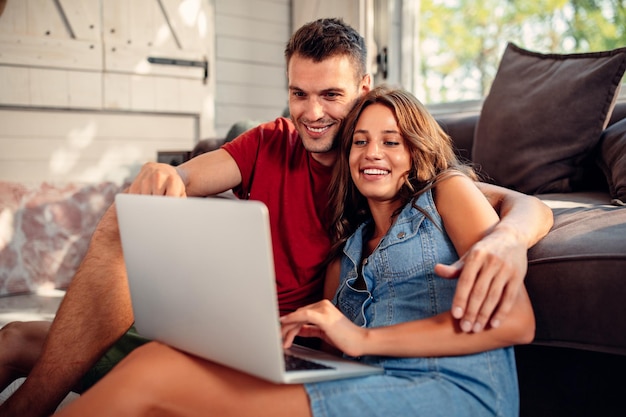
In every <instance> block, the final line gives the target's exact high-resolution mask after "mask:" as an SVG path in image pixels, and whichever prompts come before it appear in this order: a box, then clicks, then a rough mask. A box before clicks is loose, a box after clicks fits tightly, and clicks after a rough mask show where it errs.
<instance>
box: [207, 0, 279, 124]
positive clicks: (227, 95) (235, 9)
mask: <svg viewBox="0 0 626 417" xmlns="http://www.w3.org/2000/svg"><path fill="white" fill-rule="evenodd" d="M290 4H291V2H290V1H289V0H256V1H254V2H251V1H245V0H229V1H226V0H218V1H217V2H216V7H215V16H216V33H215V39H216V83H217V87H216V98H215V101H216V102H215V107H216V118H215V129H216V132H217V134H218V136H223V135H225V134H226V132H227V131H228V130H229V129H230V127H231V126H232V124H233V123H235V122H238V121H241V120H257V121H266V120H273V119H274V118H276V116H277V115H279V114H281V113H282V110H283V108H284V106H285V103H286V99H287V77H286V73H285V62H284V58H283V51H284V48H285V44H286V42H287V41H288V40H289V36H290V35H291V24H290V22H291V15H290V13H291V7H290ZM245 90H248V91H249V93H243V92H242V91H245ZM255 93H260V94H262V95H261V96H256V95H255ZM280 97H282V98H280Z"/></svg>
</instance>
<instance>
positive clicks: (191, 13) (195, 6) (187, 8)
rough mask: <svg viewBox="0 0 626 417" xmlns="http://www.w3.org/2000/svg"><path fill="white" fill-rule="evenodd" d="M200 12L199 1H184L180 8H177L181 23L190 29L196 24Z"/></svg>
mask: <svg viewBox="0 0 626 417" xmlns="http://www.w3.org/2000/svg"><path fill="white" fill-rule="evenodd" d="M200 11H201V4H200V0H184V1H183V2H182V3H181V4H180V6H178V13H179V14H180V17H181V18H182V19H183V22H185V24H186V25H187V26H190V27H191V26H193V25H195V24H196V23H197V21H198V15H200Z"/></svg>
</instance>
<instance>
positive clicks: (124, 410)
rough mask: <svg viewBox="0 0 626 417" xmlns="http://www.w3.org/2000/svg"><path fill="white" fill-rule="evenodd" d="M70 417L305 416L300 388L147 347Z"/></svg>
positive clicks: (74, 406)
mask: <svg viewBox="0 0 626 417" xmlns="http://www.w3.org/2000/svg"><path fill="white" fill-rule="evenodd" d="M56 415H58V416H59V417H61V416H62V417H70V416H86V415H89V416H94V417H97V416H120V415H124V416H147V415H149V416H188V417H191V416H202V417H205V416H208V415H216V416H224V417H227V416H238V417H241V416H255V417H262V416H272V417H280V416H286V417H298V416H307V417H310V416H311V413H310V409H309V400H308V397H307V395H306V392H305V390H304V388H303V387H302V386H301V385H277V384H272V383H270V382H267V381H263V380H261V379H258V378H255V377H252V376H250V375H247V374H244V373H241V372H238V371H235V370H232V369H230V368H226V367H224V366H221V365H217V364H215V363H212V362H208V361H205V360H202V359H199V358H196V357H194V356H190V355H187V354H185V353H182V352H180V351H178V350H176V349H173V348H171V347H169V346H166V345H163V344H160V343H157V342H151V343H148V344H146V345H144V346H142V347H140V348H138V349H136V350H135V351H133V352H132V353H131V354H130V355H129V356H128V357H127V358H126V359H124V360H123V361H122V362H121V363H120V364H119V365H118V366H117V367H115V368H114V369H113V370H112V371H111V372H110V373H109V374H108V375H107V376H106V377H104V378H103V379H102V380H101V381H100V382H98V383H97V384H96V385H94V387H93V388H91V389H90V390H88V391H87V392H86V393H84V394H83V395H82V396H81V397H80V398H79V399H77V400H75V401H74V402H72V403H71V404H70V405H69V406H67V407H66V408H64V409H63V410H61V411H60V412H59V413H58V414H56Z"/></svg>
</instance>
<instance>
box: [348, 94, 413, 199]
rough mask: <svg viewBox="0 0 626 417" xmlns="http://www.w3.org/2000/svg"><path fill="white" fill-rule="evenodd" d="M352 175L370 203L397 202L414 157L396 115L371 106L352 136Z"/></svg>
mask: <svg viewBox="0 0 626 417" xmlns="http://www.w3.org/2000/svg"><path fill="white" fill-rule="evenodd" d="M349 163H350V174H351V175H352V181H354V184H355V185H356V187H357V188H358V189H359V191H360V192H361V194H363V196H364V197H366V198H367V199H368V200H375V201H389V200H394V199H395V197H396V195H397V194H398V191H399V190H400V188H402V186H403V185H404V183H405V178H406V176H407V175H408V172H409V170H410V169H411V156H410V153H409V149H408V147H407V145H406V141H405V140H404V138H403V137H402V135H401V133H400V130H399V128H398V123H397V121H396V118H395V117H394V114H393V112H392V111H391V109H389V108H388V107H387V106H385V105H382V104H378V103H376V104H371V105H369V106H368V107H366V108H365V109H364V110H363V112H362V113H361V115H360V117H359V120H358V121H357V123H356V127H355V129H354V135H353V136H352V146H351V148H350V158H349Z"/></svg>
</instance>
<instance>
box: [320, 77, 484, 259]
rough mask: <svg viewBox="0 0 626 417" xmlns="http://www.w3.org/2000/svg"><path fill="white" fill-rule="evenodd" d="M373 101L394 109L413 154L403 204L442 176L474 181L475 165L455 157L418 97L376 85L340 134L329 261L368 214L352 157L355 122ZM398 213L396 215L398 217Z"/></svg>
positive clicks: (331, 192) (331, 203)
mask: <svg viewBox="0 0 626 417" xmlns="http://www.w3.org/2000/svg"><path fill="white" fill-rule="evenodd" d="M372 104H382V105H384V106H385V107H387V108H389V109H390V110H391V111H392V113H393V115H394V116H395V118H396V122H397V123H398V128H399V130H400V134H401V135H402V137H403V138H404V140H405V143H406V146H407V147H408V149H409V152H410V154H411V168H410V170H409V172H407V176H406V179H405V184H404V185H403V186H402V188H401V189H400V190H399V192H398V195H397V198H398V199H399V200H400V201H401V203H402V204H401V207H404V206H405V205H406V204H407V203H408V202H409V201H413V204H415V200H416V199H417V197H419V196H420V194H422V193H423V192H425V191H426V190H428V189H430V188H432V187H433V186H434V185H435V183H436V182H437V181H439V180H441V179H442V178H444V177H447V176H450V175H459V174H465V175H468V176H469V177H470V178H472V179H474V180H475V179H476V174H475V173H474V171H473V170H472V168H471V167H470V166H469V165H466V164H462V163H461V162H460V161H459V159H458V158H457V156H456V154H455V152H454V148H453V146H452V140H451V139H450V137H449V136H448V135H447V134H446V133H445V132H444V131H443V129H441V127H440V126H439V124H438V123H437V121H436V120H435V119H434V118H433V116H432V115H431V114H430V113H429V112H428V110H426V108H425V107H424V105H423V104H422V103H421V102H420V101H419V100H418V99H417V98H416V97H415V96H413V95H412V94H411V93H409V92H407V91H404V90H401V89H390V88H388V87H385V86H382V87H377V88H375V89H373V90H372V91H370V92H369V93H367V94H366V95H365V96H364V97H362V98H361V99H360V100H358V101H357V103H356V105H355V106H354V108H353V109H352V110H351V111H350V113H349V114H348V115H347V116H346V119H345V120H344V123H343V127H342V129H341V130H340V132H339V136H338V137H339V140H340V143H339V156H338V159H337V163H336V165H335V168H334V172H333V178H332V180H331V183H330V188H329V195H330V201H329V206H328V207H329V208H330V209H331V211H330V212H329V220H330V236H331V241H332V246H331V250H330V253H329V258H328V260H327V261H331V260H332V259H335V258H336V257H337V256H338V255H339V254H340V252H341V251H342V249H343V246H344V245H345V243H346V241H347V240H348V237H350V235H352V233H354V231H355V230H356V229H357V227H358V226H359V225H360V224H361V223H363V222H364V221H365V220H367V219H369V218H370V211H369V206H368V204H367V200H366V199H365V197H363V195H362V194H361V193H360V192H359V190H358V189H357V188H356V186H355V185H354V182H353V181H352V178H351V175H350V166H349V162H348V160H349V155H350V149H351V148H352V138H353V135H354V130H355V128H356V123H357V121H358V119H359V117H360V116H361V114H362V113H363V110H364V109H365V108H367V107H368V106H370V105H372ZM416 208H417V209H418V210H419V209H420V208H419V207H416ZM400 210H401V209H400ZM400 210H399V211H400ZM399 211H398V212H397V213H394V215H393V217H394V218H395V216H397V215H398V214H399ZM391 220H392V219H390V221H391Z"/></svg>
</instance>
